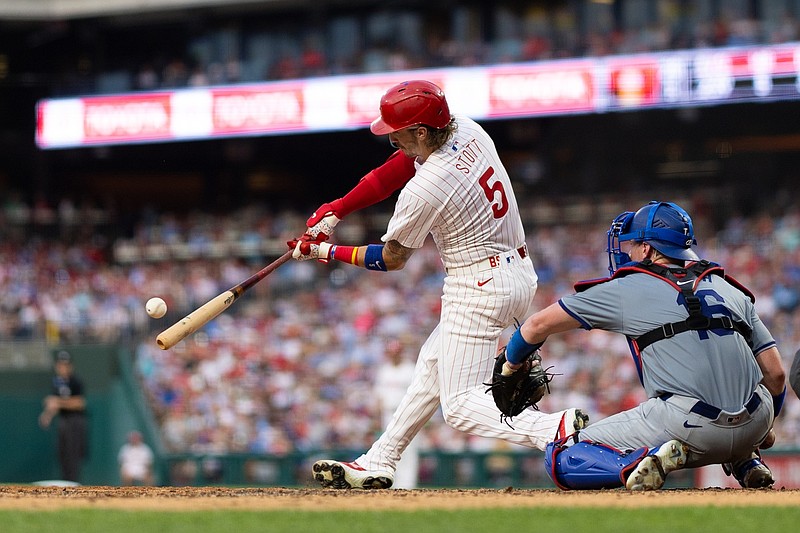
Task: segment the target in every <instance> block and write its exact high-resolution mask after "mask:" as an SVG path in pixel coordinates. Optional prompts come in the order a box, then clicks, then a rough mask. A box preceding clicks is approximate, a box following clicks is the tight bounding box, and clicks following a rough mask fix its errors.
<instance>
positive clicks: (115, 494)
mask: <svg viewBox="0 0 800 533" xmlns="http://www.w3.org/2000/svg"><path fill="white" fill-rule="evenodd" d="M673 505H681V506H686V505H693V506H707V505H711V506H795V507H798V506H800V490H772V489H759V490H755V489H750V490H742V489H702V490H692V489H671V490H662V491H656V492H647V493H631V492H627V491H624V490H608V491H576V492H562V491H559V490H520V489H512V488H507V489H503V490H488V489H480V490H428V489H423V490H384V491H369V492H367V491H349V490H348V491H338V490H332V489H327V490H324V489H286V488H241V489H238V488H237V489H232V488H218V487H132V488H131V487H38V486H37V487H30V486H13V485H9V486H2V487H0V509H25V510H54V509H63V508H76V507H90V508H107V509H129V510H140V509H150V510H165V511H167V510H174V511H186V510H204V509H242V510H270V509H303V510H319V511H325V510H364V509H375V510H382V509H396V510H414V509H419V508H426V509H459V508H480V507H526V506H527V507H534V506H553V507H560V506H570V507H576V506H586V507H589V506H603V507H609V506H611V507H646V506H673Z"/></svg>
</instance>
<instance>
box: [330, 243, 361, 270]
mask: <svg viewBox="0 0 800 533" xmlns="http://www.w3.org/2000/svg"><path fill="white" fill-rule="evenodd" d="M331 255H332V256H333V258H334V259H336V260H337V261H341V262H342V263H349V264H351V265H356V266H358V246H341V245H339V244H337V245H336V248H334V249H333V253H332V254H331Z"/></svg>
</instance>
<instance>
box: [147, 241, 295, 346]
mask: <svg viewBox="0 0 800 533" xmlns="http://www.w3.org/2000/svg"><path fill="white" fill-rule="evenodd" d="M291 258H292V250H289V251H288V252H286V253H285V254H283V255H282V256H280V257H279V258H278V259H276V260H275V261H273V262H272V263H270V264H269V265H267V266H265V267H264V268H262V269H261V270H259V271H258V272H256V273H255V274H253V275H252V276H250V277H249V278H247V279H246V280H244V281H243V282H241V283H239V284H238V285H236V286H235V287H232V288H230V289H229V290H227V291H225V292H223V293H222V294H220V295H218V296H216V297H214V298H212V299H211V300H209V301H208V302H206V303H205V304H203V305H202V306H201V307H198V308H197V309H195V310H194V311H192V312H191V313H189V314H188V315H186V316H185V317H183V318H182V319H181V320H179V321H177V322H175V323H174V324H173V325H171V326H170V327H168V328H167V329H165V330H164V331H162V332H161V333H160V334H159V335H158V337H156V344H158V347H159V348H161V349H162V350H169V349H170V348H172V347H173V346H175V345H176V344H178V343H179V342H180V341H182V340H183V339H185V338H186V337H188V336H189V335H191V334H192V333H194V332H195V331H197V330H198V329H200V328H201V327H203V326H204V325H205V324H206V323H207V322H209V321H211V320H213V319H214V318H216V317H217V315H219V314H220V313H221V312H223V311H224V310H226V309H227V308H228V307H230V306H231V304H232V303H233V302H234V301H235V300H236V299H237V298H238V297H239V296H241V295H242V294H243V293H244V292H245V291H246V290H247V289H249V288H250V287H252V286H253V285H255V284H256V283H258V282H259V281H261V280H262V279H264V278H265V277H267V276H268V275H269V274H270V273H271V272H272V271H273V270H275V269H276V268H278V267H279V266H281V265H282V264H284V263H285V262H286V261H288V260H289V259H291Z"/></svg>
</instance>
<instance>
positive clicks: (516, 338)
mask: <svg viewBox="0 0 800 533" xmlns="http://www.w3.org/2000/svg"><path fill="white" fill-rule="evenodd" d="M520 329H521V328H520ZM520 329H517V331H515V332H514V334H513V335H511V338H510V339H509V340H508V345H507V346H506V360H507V361H508V362H509V363H511V364H512V365H518V364H520V363H522V362H523V361H525V360H526V359H527V358H528V357H529V356H530V355H531V354H532V353H533V352H535V351H536V350H538V349H539V348H541V347H542V345H543V344H544V342H537V343H536V344H530V343H529V342H528V341H526V340H525V339H524V338H523V337H522V333H521V332H520Z"/></svg>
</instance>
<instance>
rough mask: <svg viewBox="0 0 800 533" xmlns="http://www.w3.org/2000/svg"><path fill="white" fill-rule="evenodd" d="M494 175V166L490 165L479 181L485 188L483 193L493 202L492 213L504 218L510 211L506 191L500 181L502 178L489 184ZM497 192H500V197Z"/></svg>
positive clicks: (496, 216) (495, 216) (482, 187)
mask: <svg viewBox="0 0 800 533" xmlns="http://www.w3.org/2000/svg"><path fill="white" fill-rule="evenodd" d="M492 176H494V168H492V167H489V168H488V169H486V172H484V173H483V175H482V176H481V177H480V179H479V180H478V183H480V185H481V189H483V194H484V195H486V199H487V200H489V203H490V204H492V213H494V218H503V217H504V216H505V214H506V213H507V212H508V200H507V199H506V191H505V189H504V188H503V184H502V183H500V180H496V181H495V182H494V183H492V184H491V185H490V184H489V180H490V179H491V178H492ZM496 193H500V198H499V199H498V198H497V196H496Z"/></svg>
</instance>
